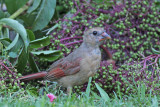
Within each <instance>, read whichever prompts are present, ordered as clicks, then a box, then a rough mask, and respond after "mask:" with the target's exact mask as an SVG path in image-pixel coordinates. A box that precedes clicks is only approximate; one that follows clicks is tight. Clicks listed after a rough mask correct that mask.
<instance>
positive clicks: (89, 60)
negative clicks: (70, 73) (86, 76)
mask: <svg viewBox="0 0 160 107" xmlns="http://www.w3.org/2000/svg"><path fill="white" fill-rule="evenodd" d="M100 61H101V52H100V50H99V49H95V50H92V51H90V52H89V53H88V54H86V55H84V58H83V60H82V61H81V64H80V66H81V71H82V70H83V71H84V72H90V71H93V72H95V71H96V70H97V69H98V67H99V65H100Z"/></svg>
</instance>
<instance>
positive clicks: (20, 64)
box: [17, 47, 28, 73]
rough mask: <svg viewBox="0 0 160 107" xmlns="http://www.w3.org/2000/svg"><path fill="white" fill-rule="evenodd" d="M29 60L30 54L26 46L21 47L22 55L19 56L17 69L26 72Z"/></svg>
mask: <svg viewBox="0 0 160 107" xmlns="http://www.w3.org/2000/svg"><path fill="white" fill-rule="evenodd" d="M27 60H28V55H27V53H26V51H25V48H24V47H23V48H22V49H21V52H20V55H19V56H18V63H17V70H18V71H19V72H21V73H22V72H24V68H25V66H26V64H27Z"/></svg>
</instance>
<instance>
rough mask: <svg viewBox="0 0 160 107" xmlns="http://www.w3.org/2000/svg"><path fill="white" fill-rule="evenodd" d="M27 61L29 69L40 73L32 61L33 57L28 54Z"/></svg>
mask: <svg viewBox="0 0 160 107" xmlns="http://www.w3.org/2000/svg"><path fill="white" fill-rule="evenodd" d="M28 61H29V65H30V67H31V69H32V71H33V72H40V70H39V68H38V66H37V64H36V63H35V61H34V59H33V56H32V54H31V53H29V59H28Z"/></svg>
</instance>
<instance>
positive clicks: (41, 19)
mask: <svg viewBox="0 0 160 107" xmlns="http://www.w3.org/2000/svg"><path fill="white" fill-rule="evenodd" d="M55 8H56V0H42V3H41V6H40V9H39V12H38V14H37V16H36V18H35V20H34V22H33V31H36V30H42V29H43V28H44V27H45V26H46V25H47V24H48V23H49V21H50V20H51V18H52V16H53V15H54V11H55Z"/></svg>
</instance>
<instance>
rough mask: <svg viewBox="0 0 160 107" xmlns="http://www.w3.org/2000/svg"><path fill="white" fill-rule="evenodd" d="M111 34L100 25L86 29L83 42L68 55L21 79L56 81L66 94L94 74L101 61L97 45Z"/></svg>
mask: <svg viewBox="0 0 160 107" xmlns="http://www.w3.org/2000/svg"><path fill="white" fill-rule="evenodd" d="M107 39H111V36H110V35H109V34H107V33H106V31H105V30H104V28H102V27H94V28H91V29H88V30H86V31H85V32H84V34H83V43H82V44H81V45H80V46H79V48H76V49H75V50H73V52H72V53H70V54H69V55H68V56H66V57H63V58H62V59H59V60H57V61H55V62H54V63H53V64H52V65H51V66H50V68H49V69H48V70H46V71H42V72H39V73H35V74H30V75H26V76H22V77H20V78H19V80H21V81H27V80H33V79H38V78H44V79H45V80H49V81H56V82H58V85H60V86H62V87H65V88H67V94H70V93H71V92H72V88H73V87H74V86H78V85H82V84H84V83H85V82H87V81H88V79H89V77H93V76H94V75H95V74H96V71H97V70H98V68H99V66H100V62H101V51H100V48H99V46H100V45H101V44H103V42H104V41H105V40H107Z"/></svg>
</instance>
